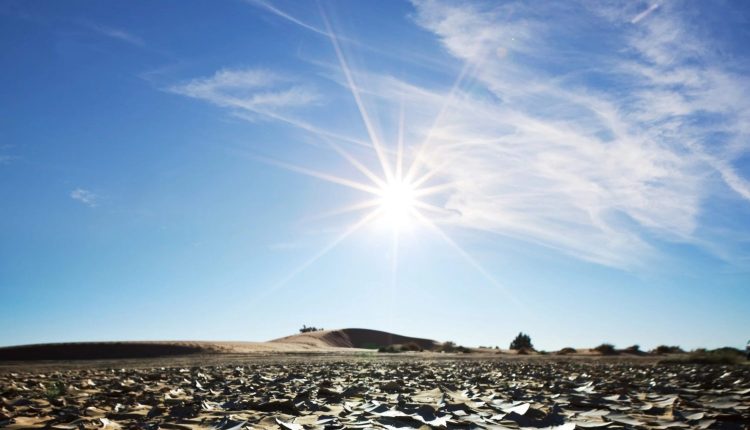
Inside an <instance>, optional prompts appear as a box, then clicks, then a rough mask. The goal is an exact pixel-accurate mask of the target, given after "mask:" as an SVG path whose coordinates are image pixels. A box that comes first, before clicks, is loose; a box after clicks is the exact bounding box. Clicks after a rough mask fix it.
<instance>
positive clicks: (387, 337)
mask: <svg viewBox="0 0 750 430" xmlns="http://www.w3.org/2000/svg"><path fill="white" fill-rule="evenodd" d="M408 342H414V343H417V344H419V345H420V346H421V347H422V348H425V349H431V348H433V347H434V346H435V345H436V344H437V342H435V341H433V340H429V339H420V338H415V337H407V336H400V335H397V334H393V333H388V332H384V331H378V330H367V329H356V328H348V329H341V330H326V331H318V332H312V333H302V334H297V335H293V336H287V337H284V338H281V339H275V340H272V341H269V342H211V341H148V342H76V343H49V344H36V345H20V346H9V347H3V348H0V361H34V360H99V359H121V358H153V357H168V356H180V355H190V354H256V353H260V354H265V353H269V354H272V353H298V352H299V353H305V352H320V353H325V352H354V350H353V349H358V348H368V349H373V348H378V347H380V346H384V345H391V344H394V343H408Z"/></svg>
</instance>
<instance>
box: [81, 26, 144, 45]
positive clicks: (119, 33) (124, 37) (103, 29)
mask: <svg viewBox="0 0 750 430" xmlns="http://www.w3.org/2000/svg"><path fill="white" fill-rule="evenodd" d="M87 27H89V28H90V29H92V30H94V31H96V32H97V33H99V34H101V35H103V36H106V37H109V38H111V39H115V40H119V41H121V42H125V43H128V44H131V45H135V46H143V45H144V42H143V39H141V38H140V37H138V36H136V35H134V34H132V33H130V32H127V31H125V30H122V29H119V28H114V27H108V26H106V25H101V24H91V23H89V24H87Z"/></svg>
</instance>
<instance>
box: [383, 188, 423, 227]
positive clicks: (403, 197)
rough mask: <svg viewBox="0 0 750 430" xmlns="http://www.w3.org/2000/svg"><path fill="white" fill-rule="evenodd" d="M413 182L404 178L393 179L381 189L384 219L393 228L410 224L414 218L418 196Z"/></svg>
mask: <svg viewBox="0 0 750 430" xmlns="http://www.w3.org/2000/svg"><path fill="white" fill-rule="evenodd" d="M415 191H416V190H415V188H414V186H413V185H412V184H410V183H408V182H405V181H403V180H392V181H390V182H389V183H387V184H386V185H385V186H384V187H382V188H381V190H380V201H379V204H380V209H381V210H382V213H383V219H384V220H385V221H386V222H387V223H388V224H389V225H390V226H391V227H393V228H403V227H406V226H408V224H409V221H410V220H411V219H412V218H413V215H414V214H413V213H414V210H415V204H416V196H415Z"/></svg>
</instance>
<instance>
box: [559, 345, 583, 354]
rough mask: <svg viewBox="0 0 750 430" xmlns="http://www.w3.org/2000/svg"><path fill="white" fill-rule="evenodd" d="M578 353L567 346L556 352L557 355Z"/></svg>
mask: <svg viewBox="0 0 750 430" xmlns="http://www.w3.org/2000/svg"><path fill="white" fill-rule="evenodd" d="M576 352H578V351H577V350H576V349H575V348H571V347H569V346H566V347H565V348H563V349H561V350H559V351H557V353H558V354H559V355H565V354H575V353H576Z"/></svg>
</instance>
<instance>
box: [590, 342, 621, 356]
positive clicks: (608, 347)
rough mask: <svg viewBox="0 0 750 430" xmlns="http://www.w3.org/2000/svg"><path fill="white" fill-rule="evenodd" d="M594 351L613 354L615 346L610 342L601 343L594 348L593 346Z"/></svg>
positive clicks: (615, 352) (615, 351)
mask: <svg viewBox="0 0 750 430" xmlns="http://www.w3.org/2000/svg"><path fill="white" fill-rule="evenodd" d="M594 351H596V352H598V353H599V354H601V355H615V354H617V350H616V349H615V346H614V345H612V344H611V343H603V344H601V345H599V346H597V347H596V348H594Z"/></svg>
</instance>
